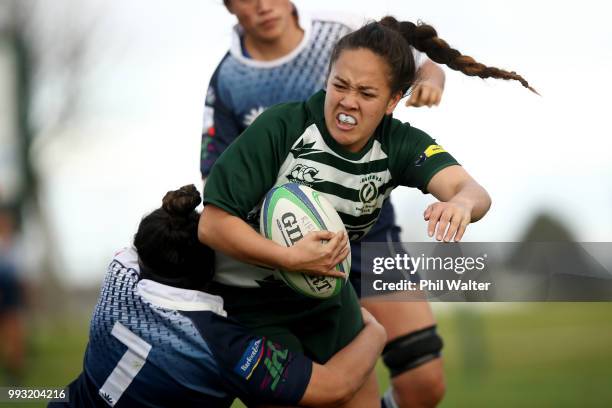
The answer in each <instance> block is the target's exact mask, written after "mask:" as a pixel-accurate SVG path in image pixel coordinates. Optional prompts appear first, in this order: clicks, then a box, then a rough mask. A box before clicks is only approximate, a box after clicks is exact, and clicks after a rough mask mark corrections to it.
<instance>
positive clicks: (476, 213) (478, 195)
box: [449, 180, 491, 222]
mask: <svg viewBox="0 0 612 408" xmlns="http://www.w3.org/2000/svg"><path fill="white" fill-rule="evenodd" d="M449 202H454V203H457V204H460V205H464V206H466V207H467V208H468V209H469V210H470V213H471V222H476V221H478V220H480V219H481V218H482V217H484V216H485V214H486V213H487V211H489V208H491V197H490V196H489V193H487V191H486V190H485V189H484V188H483V187H482V186H481V185H480V184H478V183H477V182H476V181H474V180H469V181H465V182H464V183H462V184H461V185H459V186H458V191H457V193H456V194H455V195H454V196H453V197H452V198H451V199H450V200H449Z"/></svg>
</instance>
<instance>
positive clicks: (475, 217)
mask: <svg viewBox="0 0 612 408" xmlns="http://www.w3.org/2000/svg"><path fill="white" fill-rule="evenodd" d="M481 188H482V187H481ZM491 204H492V200H491V196H490V195H489V193H488V192H487V190H485V189H484V188H482V198H481V199H480V202H479V204H478V206H477V207H476V211H474V213H473V214H472V222H476V221H479V220H480V219H481V218H482V217H484V216H485V215H486V214H487V213H488V212H489V210H490V209H491Z"/></svg>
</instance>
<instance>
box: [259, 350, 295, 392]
mask: <svg viewBox="0 0 612 408" xmlns="http://www.w3.org/2000/svg"><path fill="white" fill-rule="evenodd" d="M266 346H268V349H267V352H266V358H265V360H264V365H265V367H266V368H267V369H268V374H269V377H266V378H265V379H264V381H263V383H262V387H268V386H269V387H270V389H271V390H272V391H275V390H276V387H278V383H279V382H280V380H281V379H282V378H283V374H284V373H285V369H286V368H287V366H288V365H289V359H288V358H287V357H288V356H289V350H287V349H283V348H282V347H281V346H279V345H278V344H275V343H272V342H271V341H270V340H268V341H266Z"/></svg>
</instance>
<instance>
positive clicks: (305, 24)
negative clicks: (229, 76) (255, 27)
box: [230, 13, 312, 68]
mask: <svg viewBox="0 0 612 408" xmlns="http://www.w3.org/2000/svg"><path fill="white" fill-rule="evenodd" d="M298 24H299V26H300V28H302V30H304V37H303V38H302V41H300V43H299V44H298V46H297V47H295V48H294V49H293V50H292V51H291V52H290V53H289V54H287V55H285V56H282V57H280V58H277V59H275V60H271V61H258V60H254V59H252V58H247V57H245V56H244V55H243V54H242V44H241V41H240V37H241V35H242V32H243V28H242V26H240V25H239V24H236V25H235V26H234V29H233V30H232V43H231V45H230V54H231V55H232V57H234V58H236V59H237V60H238V61H240V63H241V64H244V65H248V66H251V67H254V68H274V67H278V66H280V65H283V64H286V63H287V62H289V61H291V60H292V59H294V58H296V57H297V56H298V55H299V54H300V53H301V52H302V51H303V50H304V48H306V46H307V45H308V42H309V41H310V37H311V33H312V20H311V19H310V16H308V15H301V14H300V13H298Z"/></svg>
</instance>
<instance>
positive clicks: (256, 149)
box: [204, 105, 292, 219]
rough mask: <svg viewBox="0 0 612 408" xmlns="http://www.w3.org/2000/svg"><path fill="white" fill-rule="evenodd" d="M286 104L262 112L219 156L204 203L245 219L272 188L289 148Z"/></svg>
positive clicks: (207, 186) (205, 191)
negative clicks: (285, 118)
mask: <svg viewBox="0 0 612 408" xmlns="http://www.w3.org/2000/svg"><path fill="white" fill-rule="evenodd" d="M284 106H285V105H277V106H275V107H272V108H269V109H267V110H266V111H264V112H263V113H262V114H261V115H259V117H258V118H257V119H256V120H255V121H254V122H253V123H252V124H251V126H249V127H248V128H247V129H246V130H245V131H244V132H243V133H242V134H241V135H240V137H239V138H238V139H236V141H235V142H234V143H232V144H231V145H230V146H229V147H228V148H227V149H226V150H225V152H224V153H223V154H222V155H221V157H219V160H217V163H216V164H215V166H214V167H213V168H212V170H211V172H210V175H209V177H208V179H207V181H206V187H205V189H204V204H205V205H206V204H213V205H215V206H217V207H219V208H222V209H223V210H225V211H227V212H228V213H230V214H232V215H236V216H238V217H240V218H242V219H246V218H247V215H248V213H249V212H250V211H251V210H252V209H253V208H254V207H255V206H256V205H257V204H258V203H259V202H260V201H261V199H262V198H263V197H264V196H265V194H266V193H267V192H268V191H269V190H270V189H271V188H272V187H273V186H274V183H275V182H276V179H277V176H278V171H279V169H280V167H281V165H282V162H283V161H284V160H285V158H286V156H287V154H288V152H289V150H290V147H291V140H290V139H291V136H290V135H289V133H290V130H289V129H288V125H287V123H286V121H285V120H284V118H283V117H284V116H285V117H290V116H291V115H292V113H291V112H288V111H286V109H285V108H284Z"/></svg>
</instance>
